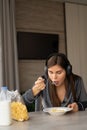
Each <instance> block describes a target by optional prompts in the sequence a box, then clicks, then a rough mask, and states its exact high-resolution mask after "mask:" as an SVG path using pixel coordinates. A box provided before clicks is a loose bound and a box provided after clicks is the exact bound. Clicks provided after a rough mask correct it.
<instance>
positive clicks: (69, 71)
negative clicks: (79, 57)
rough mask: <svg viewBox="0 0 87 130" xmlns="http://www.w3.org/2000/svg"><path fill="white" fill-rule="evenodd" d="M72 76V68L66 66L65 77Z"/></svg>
mask: <svg viewBox="0 0 87 130" xmlns="http://www.w3.org/2000/svg"><path fill="white" fill-rule="evenodd" d="M71 74H72V66H71V65H68V66H67V75H68V76H69V75H71Z"/></svg>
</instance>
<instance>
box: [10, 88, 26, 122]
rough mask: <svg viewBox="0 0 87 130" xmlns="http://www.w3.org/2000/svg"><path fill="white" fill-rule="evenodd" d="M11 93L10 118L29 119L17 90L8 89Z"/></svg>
mask: <svg viewBox="0 0 87 130" xmlns="http://www.w3.org/2000/svg"><path fill="white" fill-rule="evenodd" d="M9 94H10V95H11V113H12V119H14V120H16V121H26V120H28V119H29V113H28V111H27V108H26V106H25V104H24V102H23V99H22V97H21V95H20V94H19V92H18V91H17V90H16V91H9Z"/></svg>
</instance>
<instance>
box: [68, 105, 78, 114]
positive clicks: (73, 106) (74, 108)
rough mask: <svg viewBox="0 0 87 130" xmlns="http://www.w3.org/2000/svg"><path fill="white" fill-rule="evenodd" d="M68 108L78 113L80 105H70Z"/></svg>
mask: <svg viewBox="0 0 87 130" xmlns="http://www.w3.org/2000/svg"><path fill="white" fill-rule="evenodd" d="M68 107H69V108H72V109H73V111H74V112H77V111H78V105H77V103H72V104H69V105H68Z"/></svg>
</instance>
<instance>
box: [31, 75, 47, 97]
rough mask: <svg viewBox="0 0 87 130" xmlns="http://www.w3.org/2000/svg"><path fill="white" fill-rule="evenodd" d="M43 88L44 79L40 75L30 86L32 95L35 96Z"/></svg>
mask: <svg viewBox="0 0 87 130" xmlns="http://www.w3.org/2000/svg"><path fill="white" fill-rule="evenodd" d="M43 89H45V83H44V79H43V78H42V77H39V78H38V79H37V81H36V82H35V85H34V86H33V88H32V92H33V94H34V96H36V95H37V94H38V93H39V92H40V91H42V90H43Z"/></svg>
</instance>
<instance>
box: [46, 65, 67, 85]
mask: <svg viewBox="0 0 87 130" xmlns="http://www.w3.org/2000/svg"><path fill="white" fill-rule="evenodd" d="M48 76H49V79H50V80H51V81H52V83H53V84H55V86H58V87H59V86H62V85H63V84H64V81H65V78H66V71H65V69H63V68H62V67H61V66H59V65H54V66H52V67H50V68H48Z"/></svg>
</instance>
